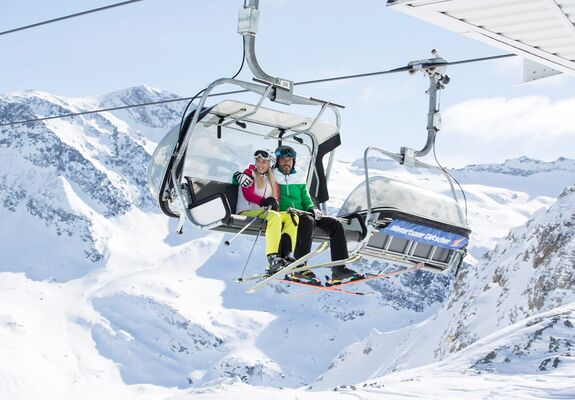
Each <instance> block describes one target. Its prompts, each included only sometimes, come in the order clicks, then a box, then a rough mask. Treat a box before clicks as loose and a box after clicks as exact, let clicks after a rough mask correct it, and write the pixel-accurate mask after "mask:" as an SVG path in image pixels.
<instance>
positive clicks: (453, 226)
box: [339, 148, 471, 272]
mask: <svg viewBox="0 0 575 400" xmlns="http://www.w3.org/2000/svg"><path fill="white" fill-rule="evenodd" d="M368 150H377V151H379V152H382V153H384V154H385V155H387V156H389V157H391V158H394V159H397V157H398V155H397V154H394V153H390V152H387V151H385V150H382V149H377V148H370V149H368ZM368 150H366V153H365V160H364V161H365V169H366V181H365V182H363V183H362V184H360V185H359V186H358V187H356V188H355V189H354V190H353V191H352V192H351V194H350V195H349V197H348V198H347V200H346V201H345V202H344V204H343V206H342V207H341V209H340V211H339V216H341V217H344V218H346V219H348V220H349V221H350V223H349V224H347V225H344V227H345V228H346V229H347V230H348V231H360V230H362V229H365V227H367V228H368V231H369V234H368V236H367V237H366V238H365V240H364V241H363V242H362V244H361V246H360V247H359V249H358V251H359V253H360V254H363V255H365V256H368V257H372V258H375V259H380V260H382V261H387V262H389V263H392V264H399V265H406V266H413V265H414V264H417V263H423V265H424V267H423V268H424V269H425V270H428V271H432V272H442V271H444V270H446V269H448V268H450V267H452V266H456V267H458V266H459V265H460V263H461V262H462V260H463V257H464V256H465V254H466V248H467V243H468V240H469V234H470V233H471V231H470V229H469V227H468V226H467V223H466V219H465V215H464V212H463V210H462V208H461V207H460V204H459V203H458V200H457V197H456V196H455V191H454V188H453V185H452V183H451V180H450V179H449V177H448V176H447V179H448V182H449V184H450V185H451V186H450V188H451V193H452V195H453V196H451V197H450V196H446V195H444V194H441V193H437V192H434V191H431V190H429V189H426V188H423V187H421V186H417V185H414V184H412V183H408V182H404V181H400V180H397V179H392V178H389V177H386V176H372V177H370V176H369V172H368V158H367V154H368ZM414 162H415V165H414V166H415V167H417V168H426V169H431V170H439V171H441V169H440V168H438V167H436V166H433V165H429V164H426V163H423V162H421V161H417V160H414ZM441 172H443V171H441Z"/></svg>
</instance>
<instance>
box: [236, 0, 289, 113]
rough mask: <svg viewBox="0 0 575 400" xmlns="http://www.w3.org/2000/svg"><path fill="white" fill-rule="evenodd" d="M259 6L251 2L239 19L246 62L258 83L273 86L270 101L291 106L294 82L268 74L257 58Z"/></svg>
mask: <svg viewBox="0 0 575 400" xmlns="http://www.w3.org/2000/svg"><path fill="white" fill-rule="evenodd" d="M258 5H259V1H258V0H250V3H249V4H248V5H247V6H246V7H245V8H242V9H241V10H240V13H239V17H238V33H239V34H241V35H242V36H243V38H244V50H245V56H246V61H247V62H248V66H249V67H250V70H251V71H252V74H254V80H255V81H256V82H263V83H265V84H268V85H270V84H271V85H272V86H273V90H272V91H271V93H270V95H269V99H270V100H272V101H275V102H278V103H281V104H287V105H290V104H292V96H293V81H290V80H289V79H284V78H278V77H273V76H271V75H268V74H266V73H265V72H264V70H263V69H262V68H261V67H260V65H259V63H258V60H257V58H256V50H255V41H256V33H257V27H258V22H259V15H260V12H259V10H258Z"/></svg>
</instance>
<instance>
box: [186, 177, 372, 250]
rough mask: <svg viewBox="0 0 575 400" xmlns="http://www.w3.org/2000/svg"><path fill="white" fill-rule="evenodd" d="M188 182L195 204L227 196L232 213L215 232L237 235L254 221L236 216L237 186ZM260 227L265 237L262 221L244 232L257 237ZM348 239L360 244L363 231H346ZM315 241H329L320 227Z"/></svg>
mask: <svg viewBox="0 0 575 400" xmlns="http://www.w3.org/2000/svg"><path fill="white" fill-rule="evenodd" d="M186 182H187V187H188V190H189V195H190V197H191V198H192V199H193V203H201V202H202V200H204V199H207V198H210V197H212V196H214V195H217V194H223V195H224V196H225V198H226V200H227V202H228V205H229V208H230V212H231V213H230V216H229V218H228V219H227V220H226V221H224V223H223V224H221V225H219V226H217V227H215V228H213V230H214V231H220V232H227V233H236V232H237V231H238V230H240V229H242V228H243V227H244V226H246V225H247V224H249V223H250V222H251V221H252V220H253V219H254V218H252V217H247V216H245V215H240V214H236V202H237V198H238V187H237V186H236V185H233V184H231V183H224V182H216V181H210V180H207V179H198V178H192V177H186ZM260 226H261V235H264V234H265V228H266V223H265V221H262V223H261V224H260V223H258V222H256V223H254V224H252V225H251V226H249V227H248V228H247V229H246V230H245V231H244V232H245V233H246V234H249V235H257V233H258V231H259V230H260ZM346 239H347V240H348V241H349V242H359V241H361V239H363V236H362V231H361V230H359V231H356V230H352V229H348V230H346ZM313 240H314V241H315V242H323V241H326V240H329V235H328V234H327V232H326V231H324V230H323V229H321V228H320V227H316V228H315V229H314V234H313Z"/></svg>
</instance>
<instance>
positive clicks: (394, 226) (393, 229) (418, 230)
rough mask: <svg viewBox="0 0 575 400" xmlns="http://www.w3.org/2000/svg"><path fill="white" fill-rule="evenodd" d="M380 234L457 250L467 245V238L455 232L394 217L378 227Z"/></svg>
mask: <svg viewBox="0 0 575 400" xmlns="http://www.w3.org/2000/svg"><path fill="white" fill-rule="evenodd" d="M379 232H380V233H381V234H387V235H391V236H396V237H400V238H402V239H407V240H413V241H416V242H419V243H425V244H428V245H431V246H437V247H443V248H446V249H451V250H457V249H461V248H464V247H465V246H467V242H468V240H469V239H468V238H466V237H465V236H462V235H458V234H456V233H451V232H446V231H442V230H439V229H434V228H430V227H428V226H422V225H418V224H414V223H412V222H407V221H403V220H398V219H395V220H393V221H392V222H391V223H390V224H389V225H387V226H386V227H385V228H383V229H380V230H379Z"/></svg>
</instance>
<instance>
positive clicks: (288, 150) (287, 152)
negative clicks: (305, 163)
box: [274, 145, 297, 174]
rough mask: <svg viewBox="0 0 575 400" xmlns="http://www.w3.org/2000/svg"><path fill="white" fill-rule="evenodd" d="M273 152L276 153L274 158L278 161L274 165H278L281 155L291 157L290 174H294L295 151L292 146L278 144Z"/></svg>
mask: <svg viewBox="0 0 575 400" xmlns="http://www.w3.org/2000/svg"><path fill="white" fill-rule="evenodd" d="M274 153H275V155H276V160H277V161H278V162H276V166H279V159H280V158H282V157H291V158H293V165H292V169H291V172H290V174H295V172H296V171H295V161H296V157H297V152H296V151H295V150H294V148H293V147H291V146H286V145H282V146H278V147H277V148H276V151H275V152H274Z"/></svg>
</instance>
